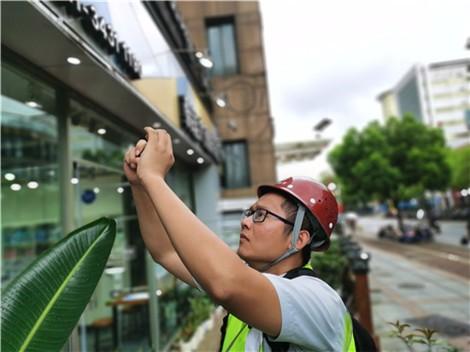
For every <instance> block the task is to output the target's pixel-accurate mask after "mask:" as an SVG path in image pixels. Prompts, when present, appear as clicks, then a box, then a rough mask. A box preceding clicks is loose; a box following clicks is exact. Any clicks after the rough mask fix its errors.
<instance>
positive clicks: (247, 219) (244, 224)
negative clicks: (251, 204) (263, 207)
mask: <svg viewBox="0 0 470 352" xmlns="http://www.w3.org/2000/svg"><path fill="white" fill-rule="evenodd" d="M252 224H253V217H252V216H243V217H242V220H241V222H240V225H241V228H242V229H244V228H250V227H251V225H252Z"/></svg>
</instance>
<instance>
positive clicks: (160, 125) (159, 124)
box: [152, 122, 162, 128]
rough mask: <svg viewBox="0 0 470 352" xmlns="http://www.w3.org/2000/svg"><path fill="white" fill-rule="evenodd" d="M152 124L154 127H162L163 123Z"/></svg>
mask: <svg viewBox="0 0 470 352" xmlns="http://www.w3.org/2000/svg"><path fill="white" fill-rule="evenodd" d="M152 126H153V128H160V127H162V124H161V123H160V122H154V123H153V125H152Z"/></svg>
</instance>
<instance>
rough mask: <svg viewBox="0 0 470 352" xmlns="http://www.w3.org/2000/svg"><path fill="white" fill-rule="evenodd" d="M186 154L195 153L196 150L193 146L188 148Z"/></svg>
mask: <svg viewBox="0 0 470 352" xmlns="http://www.w3.org/2000/svg"><path fill="white" fill-rule="evenodd" d="M186 154H188V155H193V154H194V150H192V149H191V148H189V149H188V150H186Z"/></svg>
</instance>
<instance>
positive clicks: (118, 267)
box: [104, 266, 124, 275]
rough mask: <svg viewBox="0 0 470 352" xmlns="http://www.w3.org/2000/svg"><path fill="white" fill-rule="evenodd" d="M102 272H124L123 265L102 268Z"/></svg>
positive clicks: (114, 273) (109, 273)
mask: <svg viewBox="0 0 470 352" xmlns="http://www.w3.org/2000/svg"><path fill="white" fill-rule="evenodd" d="M104 272H105V273H106V274H108V275H119V274H122V273H123V272H124V267H122V266H114V267H111V268H106V269H104Z"/></svg>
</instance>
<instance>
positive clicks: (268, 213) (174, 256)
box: [124, 127, 354, 352]
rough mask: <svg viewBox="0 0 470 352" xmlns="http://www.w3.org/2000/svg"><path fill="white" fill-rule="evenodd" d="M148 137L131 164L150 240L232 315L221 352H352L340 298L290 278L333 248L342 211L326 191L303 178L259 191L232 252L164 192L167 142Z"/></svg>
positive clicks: (160, 257) (313, 281)
mask: <svg viewBox="0 0 470 352" xmlns="http://www.w3.org/2000/svg"><path fill="white" fill-rule="evenodd" d="M145 130H146V132H147V141H145V140H140V141H139V142H138V143H137V144H136V146H135V147H133V148H130V149H129V150H128V152H127V153H126V156H125V162H124V172H125V174H126V176H127V178H128V180H129V182H130V183H131V186H132V192H133V196H134V200H135V203H136V207H137V213H138V218H139V224H140V228H141V232H142V236H143V239H144V241H145V244H146V246H147V248H148V249H149V251H150V253H151V255H152V257H153V259H154V260H155V261H156V262H158V263H160V264H161V265H162V266H164V267H165V268H166V269H167V270H168V271H169V272H171V273H172V274H173V275H175V276H176V277H178V278H180V279H181V280H183V281H184V282H186V283H188V284H189V285H191V286H193V287H200V288H201V289H202V290H204V291H205V292H207V294H209V296H210V297H211V298H212V299H213V300H214V301H215V302H217V303H218V304H221V305H222V306H223V307H224V308H225V309H226V310H227V311H228V312H229V313H230V316H229V319H228V326H227V327H226V333H225V336H224V339H223V341H222V346H221V349H222V350H223V351H224V352H225V351H240V350H246V351H260V350H263V351H270V350H271V349H272V346H275V345H274V344H273V342H286V343H288V348H289V350H292V351H294V350H295V351H304V350H305V351H353V350H354V339H353V337H352V328H351V318H350V315H349V313H348V312H347V310H346V308H345V306H344V305H343V303H342V301H341V299H340V298H339V296H338V294H337V293H336V292H335V291H334V290H333V289H332V288H331V287H329V286H328V285H327V284H326V283H324V282H323V281H321V280H319V279H318V278H316V277H312V276H308V275H302V276H298V277H296V278H294V279H287V278H284V277H283V275H284V274H285V273H288V272H289V273H291V272H292V270H293V269H299V268H302V267H303V266H305V264H307V263H308V262H309V259H310V251H311V250H323V249H326V248H327V247H328V245H329V236H330V235H331V232H332V230H333V227H334V225H335V224H336V218H337V212H338V209H337V203H336V200H335V198H334V197H333V195H332V194H331V193H330V192H329V191H328V190H327V189H326V187H324V186H323V185H321V184H319V183H316V182H314V181H313V180H310V179H304V178H289V179H287V180H284V181H283V182H281V183H280V184H276V185H269V186H261V187H260V188H259V189H258V196H259V199H258V200H257V201H256V202H255V204H253V205H252V206H251V207H250V209H248V210H247V211H245V212H244V218H243V220H242V222H241V232H240V243H239V248H238V251H237V253H234V252H233V251H232V250H231V249H230V248H229V247H228V246H227V245H226V244H225V243H224V242H223V241H222V240H221V239H220V238H218V237H217V236H216V235H215V234H214V233H213V232H212V231H211V230H210V229H209V228H207V227H206V226H205V225H204V224H203V223H202V222H201V221H200V220H199V219H198V218H197V217H196V216H195V215H194V214H193V213H192V212H191V211H190V210H189V209H188V208H187V207H186V206H185V204H184V203H183V202H182V201H181V200H180V199H179V198H178V197H177V196H176V195H175V193H174V192H173V191H172V190H171V189H170V187H169V186H168V185H167V184H166V183H165V180H164V177H165V175H166V173H167V172H168V170H169V169H170V168H171V166H172V165H173V163H174V156H173V151H172V143H171V137H170V135H169V134H168V133H167V132H166V131H164V130H154V129H152V128H149V127H147V128H145ZM144 149H145V151H144Z"/></svg>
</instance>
